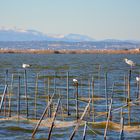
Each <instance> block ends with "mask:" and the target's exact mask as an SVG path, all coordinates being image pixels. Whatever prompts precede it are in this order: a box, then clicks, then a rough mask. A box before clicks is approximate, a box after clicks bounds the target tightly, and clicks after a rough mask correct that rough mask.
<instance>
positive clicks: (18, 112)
mask: <svg viewBox="0 0 140 140" xmlns="http://www.w3.org/2000/svg"><path fill="white" fill-rule="evenodd" d="M17 99H18V100H17V116H18V120H19V115H20V76H19V77H18V97H17Z"/></svg>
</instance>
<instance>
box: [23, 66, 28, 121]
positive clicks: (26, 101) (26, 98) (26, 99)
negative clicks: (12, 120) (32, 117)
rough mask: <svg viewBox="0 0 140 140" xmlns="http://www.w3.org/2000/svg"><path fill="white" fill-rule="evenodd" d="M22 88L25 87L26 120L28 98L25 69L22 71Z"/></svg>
mask: <svg viewBox="0 0 140 140" xmlns="http://www.w3.org/2000/svg"><path fill="white" fill-rule="evenodd" d="M24 86H25V103H26V117H27V119H28V96H27V72H26V69H24Z"/></svg>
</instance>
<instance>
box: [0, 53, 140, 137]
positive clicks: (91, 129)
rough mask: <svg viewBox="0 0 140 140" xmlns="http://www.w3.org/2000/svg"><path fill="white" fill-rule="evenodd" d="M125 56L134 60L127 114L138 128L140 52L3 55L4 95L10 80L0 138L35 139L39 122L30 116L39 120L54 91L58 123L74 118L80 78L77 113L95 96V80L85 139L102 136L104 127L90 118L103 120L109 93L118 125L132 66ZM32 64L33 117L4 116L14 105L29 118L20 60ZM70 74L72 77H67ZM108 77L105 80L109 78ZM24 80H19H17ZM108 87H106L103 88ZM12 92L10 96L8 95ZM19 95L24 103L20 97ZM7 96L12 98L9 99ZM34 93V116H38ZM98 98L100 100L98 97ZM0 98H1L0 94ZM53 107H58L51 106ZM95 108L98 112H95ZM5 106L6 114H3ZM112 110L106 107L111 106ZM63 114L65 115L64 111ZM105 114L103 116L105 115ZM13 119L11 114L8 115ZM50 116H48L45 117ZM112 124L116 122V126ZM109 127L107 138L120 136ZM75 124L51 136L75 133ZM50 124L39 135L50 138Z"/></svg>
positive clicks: (0, 61)
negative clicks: (59, 100) (34, 133)
mask: <svg viewBox="0 0 140 140" xmlns="http://www.w3.org/2000/svg"><path fill="white" fill-rule="evenodd" d="M124 58H129V59H131V60H133V61H134V62H135V63H136V66H135V67H133V68H132V71H131V81H130V98H131V100H132V101H133V103H132V104H131V105H128V106H125V107H123V117H124V124H125V126H131V127H132V126H137V127H138V126H139V124H140V115H139V114H140V105H139V103H136V102H135V100H136V99H137V95H138V92H139V91H138V85H137V82H136V80H135V79H136V76H139V74H140V62H139V60H140V55H138V54H137V55H132V54H120V55H118V54H117V55H114V54H0V95H1V97H2V94H3V91H4V88H5V84H6V83H7V84H8V91H7V93H6V94H7V96H6V97H7V98H6V101H4V103H5V105H4V103H3V106H2V110H1V114H0V118H1V120H0V139H2V140H7V139H8V140H15V139H17V140H18V139H25V140H28V139H31V136H32V132H33V129H34V127H35V125H36V123H37V122H36V123H33V122H32V121H31V122H30V121H29V120H32V119H35V118H37V119H40V117H41V115H42V113H43V111H44V109H45V107H46V105H47V103H48V95H50V96H51V95H53V93H55V96H54V99H53V105H52V109H53V110H55V107H56V104H57V101H58V98H59V97H60V96H61V103H60V106H59V109H58V113H57V115H56V120H57V121H67V122H69V121H74V120H76V115H75V114H76V111H75V107H76V106H75V104H76V101H75V97H76V96H75V93H76V87H75V86H74V85H73V81H72V80H73V79H77V80H78V94H79V97H78V98H79V101H78V103H79V114H80V116H81V115H82V113H83V111H84V108H85V107H86V105H87V103H88V102H87V99H88V98H91V97H92V93H93V92H92V91H93V88H92V82H93V81H94V98H95V100H94V104H93V105H92V103H91V104H90V109H91V110H89V111H88V112H87V114H86V115H85V117H84V119H83V120H85V121H87V131H86V139H103V136H104V129H105V125H103V124H100V125H92V124H91V122H93V118H94V122H95V123H97V122H103V121H106V120H107V117H106V108H107V107H106V103H107V100H106V97H107V96H108V108H109V104H110V100H111V98H112V99H113V104H112V111H111V115H112V122H114V123H116V125H117V124H118V125H119V124H120V112H121V110H120V107H122V106H124V105H126V98H127V96H128V95H127V88H128V87H127V86H125V85H127V82H126V80H124V79H126V78H127V77H128V73H129V70H130V66H128V65H127V64H126V63H125V62H124V60H123V59H124ZM23 63H27V64H31V67H30V68H28V69H27V70H26V72H27V96H28V107H29V117H28V120H27V119H25V120H21V119H19V120H18V121H17V120H16V119H14V118H13V119H9V120H3V118H8V116H9V104H10V107H11V117H14V116H16V115H17V114H18V113H19V112H18V111H19V110H18V107H19V106H20V115H21V116H22V117H24V118H26V111H27V110H26V101H25V96H24V95H25V83H24V82H25V79H24V69H23V68H22V64H23ZM68 72H69V77H68V76H67V75H68ZM106 76H107V79H106V78H105V77H106ZM67 78H68V80H69V98H70V100H69V109H70V110H69V112H70V114H71V115H69V116H67V100H66V99H67ZM19 83H20V84H19ZM105 85H106V86H105ZM10 93H11V94H10ZM19 93H20V104H18V103H19V102H18V101H19V100H18V99H19V98H18V97H19V96H18V94H19ZM9 97H11V102H10V103H9ZM35 97H36V115H35ZM97 98H98V100H97ZM1 99H2V98H1ZM53 106H54V107H53ZM93 107H94V111H93ZM4 109H5V110H6V113H4ZM107 111H108V110H107ZM62 114H63V115H62ZM101 114H102V115H101ZM9 118H10V117H9ZM46 118H48V117H47V116H45V118H44V119H46ZM112 127H113V126H112ZM112 127H109V129H108V131H107V139H116V140H117V139H119V135H120V130H119V129H116V128H114V127H115V126H114V127H113V128H112ZM73 130H74V126H71V127H64V128H63V127H62V128H55V127H54V128H53V131H52V135H51V138H52V139H54V140H55V139H56V140H58V139H62V140H63V139H64V140H65V139H68V138H69V137H70V136H71V133H72V131H73ZM83 130H84V125H81V126H80V127H79V129H78V131H77V132H76V134H75V136H74V139H79V140H81V139H82V135H83ZM138 130H139V129H135V130H133V131H124V139H140V131H138ZM48 132H49V128H48V127H39V130H38V131H37V133H36V135H35V139H40V140H42V139H47V137H48Z"/></svg>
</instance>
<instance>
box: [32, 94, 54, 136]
mask: <svg viewBox="0 0 140 140" xmlns="http://www.w3.org/2000/svg"><path fill="white" fill-rule="evenodd" d="M53 97H54V94H53V95H52V97H51V100H50V102H49V103H48V105H47V106H46V108H45V110H44V112H43V114H42V116H41V118H40V120H39V121H38V123H37V125H36V127H35V129H34V131H33V133H32V138H33V137H34V135H35V134H36V132H37V130H38V128H39V126H40V124H41V121H42V120H43V118H44V116H45V114H46V112H47V110H48V108H49V106H50V105H51V103H52V99H53Z"/></svg>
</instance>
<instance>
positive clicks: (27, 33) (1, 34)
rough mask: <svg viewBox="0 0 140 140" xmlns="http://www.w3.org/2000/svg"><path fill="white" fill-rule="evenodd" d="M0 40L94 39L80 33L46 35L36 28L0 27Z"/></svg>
mask: <svg viewBox="0 0 140 140" xmlns="http://www.w3.org/2000/svg"><path fill="white" fill-rule="evenodd" d="M0 41H68V42H81V41H94V40H93V39H92V38H91V37H88V36H86V35H80V34H68V35H47V34H44V33H41V32H39V31H36V30H22V29H0Z"/></svg>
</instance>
